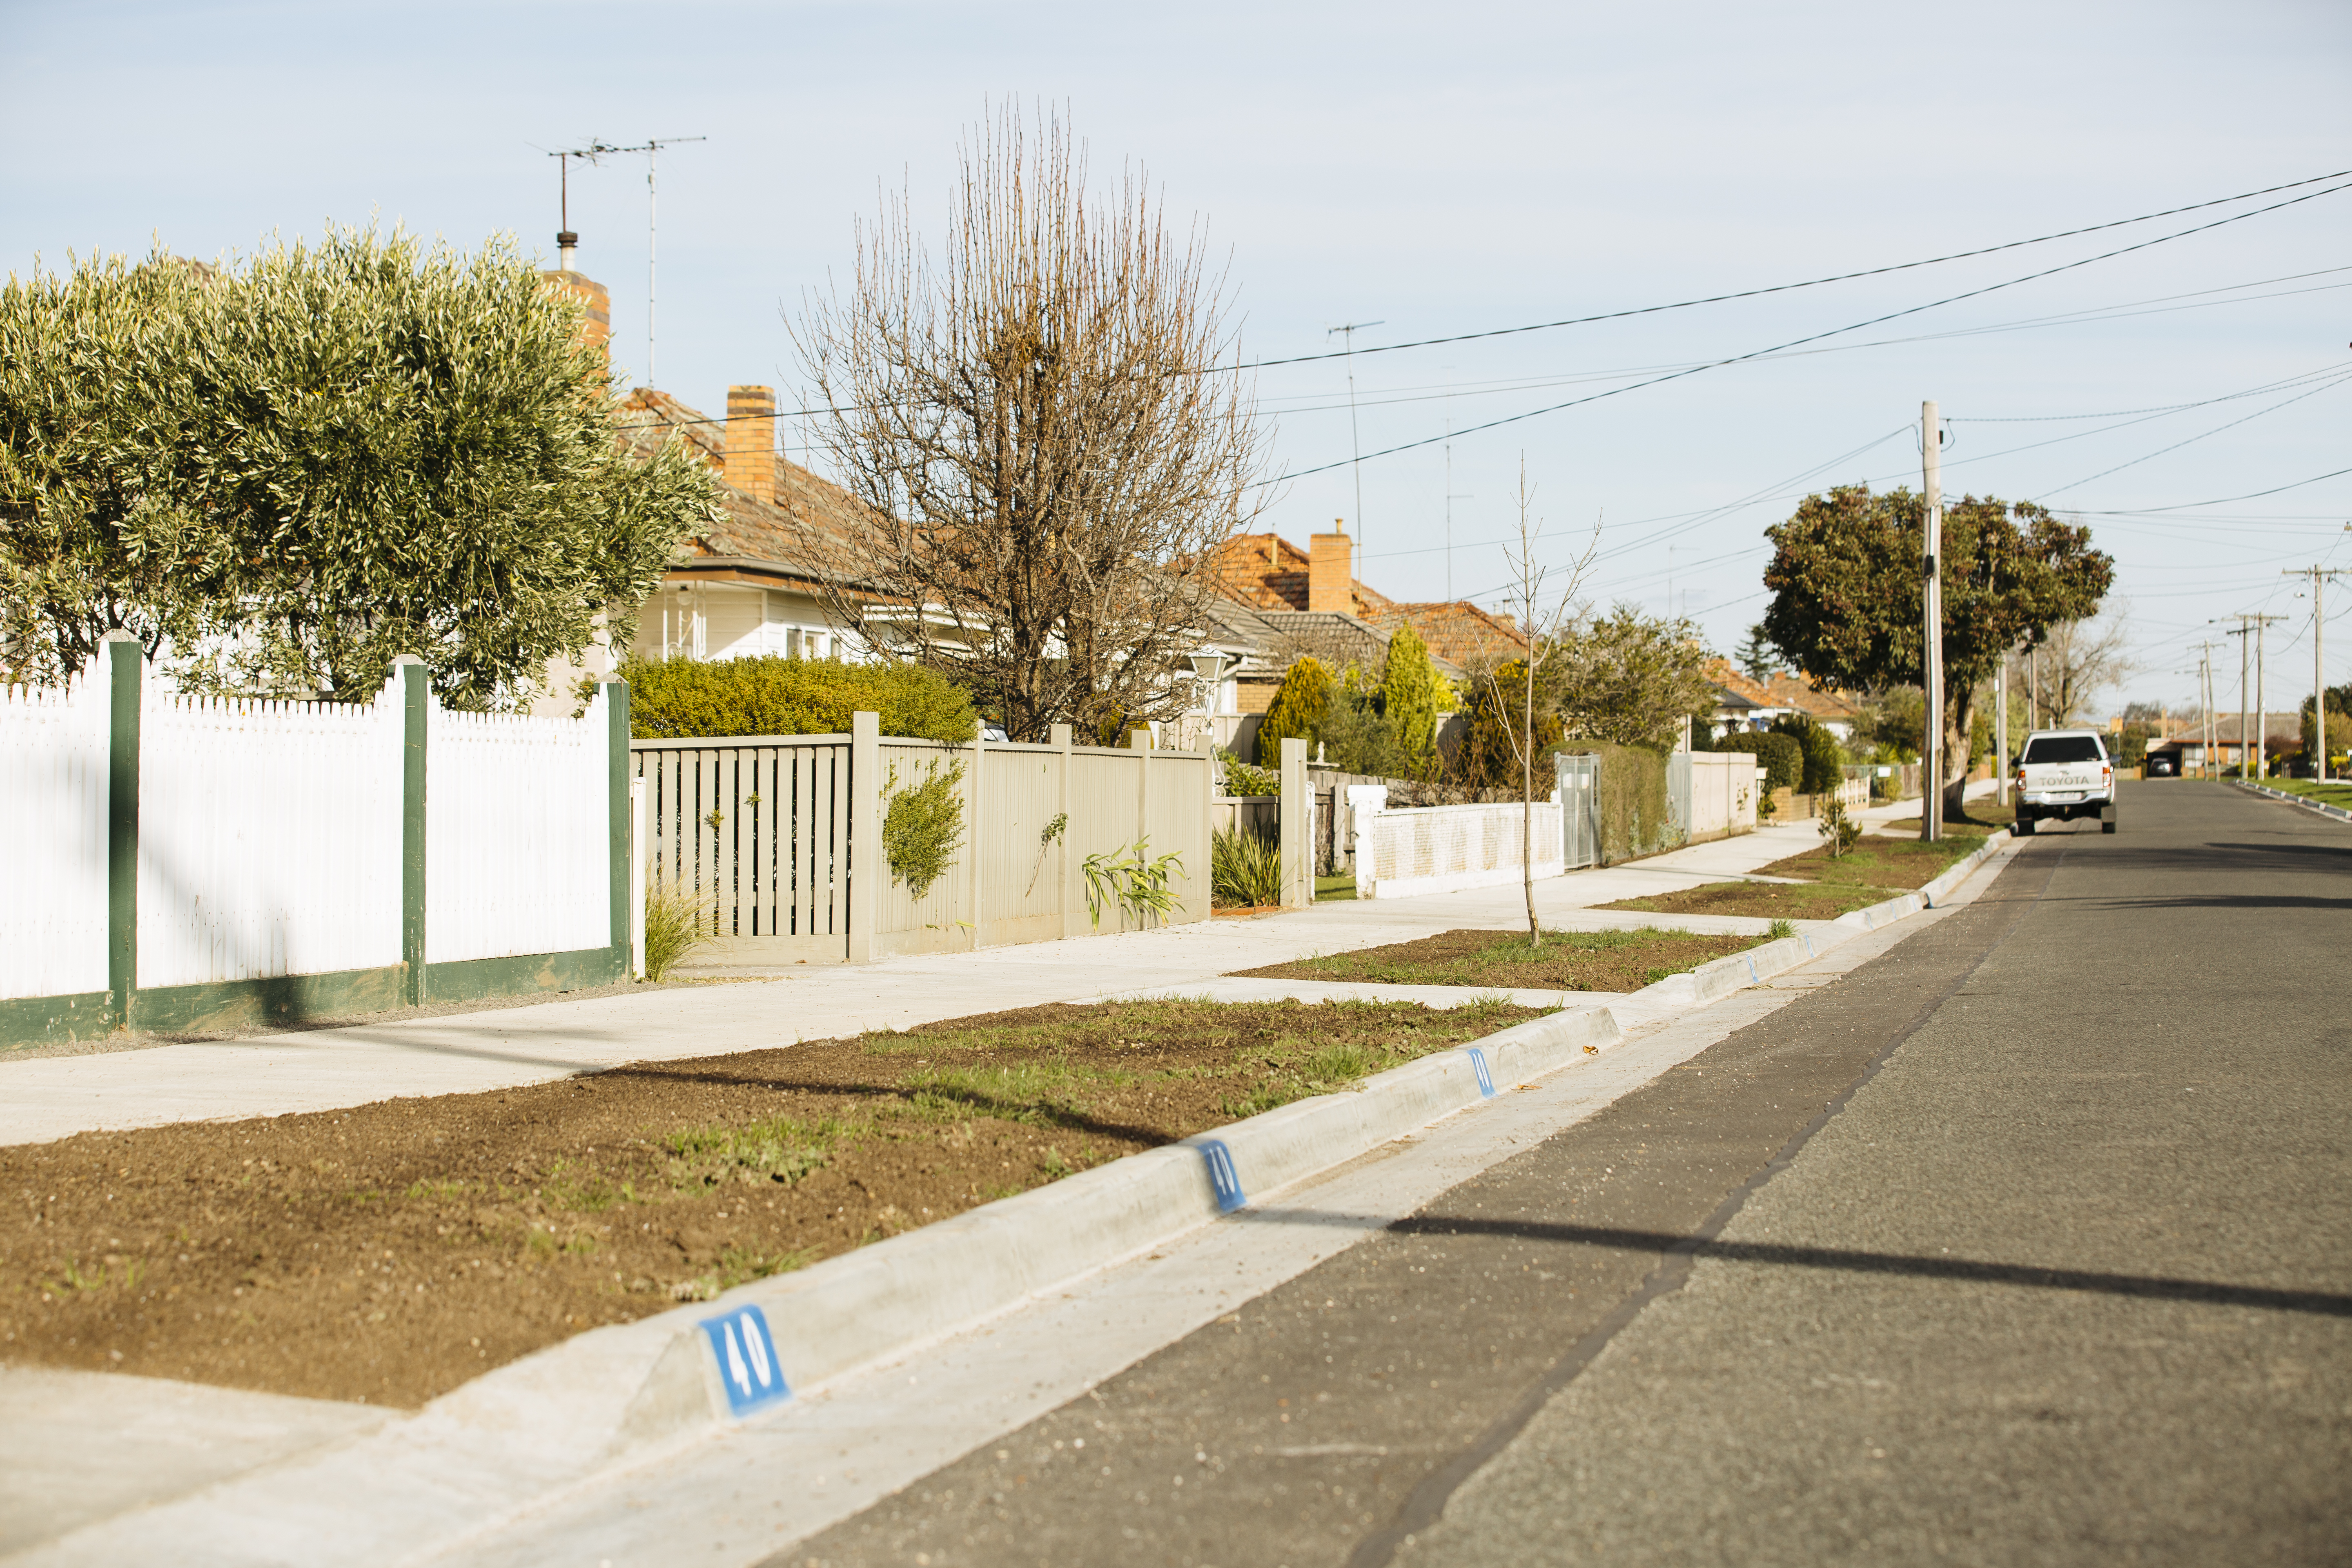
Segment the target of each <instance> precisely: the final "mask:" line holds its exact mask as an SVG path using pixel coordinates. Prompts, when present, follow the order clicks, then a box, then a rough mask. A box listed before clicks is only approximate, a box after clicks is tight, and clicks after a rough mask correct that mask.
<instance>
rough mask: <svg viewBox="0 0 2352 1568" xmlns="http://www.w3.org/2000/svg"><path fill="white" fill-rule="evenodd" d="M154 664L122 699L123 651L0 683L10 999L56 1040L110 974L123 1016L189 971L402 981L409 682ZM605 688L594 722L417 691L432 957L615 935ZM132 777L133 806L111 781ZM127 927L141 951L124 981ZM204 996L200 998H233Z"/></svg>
mask: <svg viewBox="0 0 2352 1568" xmlns="http://www.w3.org/2000/svg"><path fill="white" fill-rule="evenodd" d="M108 646H109V657H110V658H136V657H137V649H136V645H133V644H128V643H112V644H110V645H108ZM121 650H127V651H121ZM126 673H128V672H126ZM136 673H138V674H139V675H140V679H139V680H138V682H137V686H136V707H135V710H133V709H131V708H129V707H126V708H124V709H123V710H122V711H121V713H119V714H118V712H117V711H116V707H115V704H116V701H117V698H118V688H117V685H116V683H115V679H114V676H115V671H114V668H113V666H112V665H110V664H107V663H101V664H100V665H99V666H98V667H96V668H93V669H92V670H91V671H90V672H89V673H88V674H87V675H85V676H84V677H82V678H81V679H78V680H76V681H75V682H73V683H72V684H71V685H70V686H68V687H67V688H65V689H59V690H46V689H27V688H21V687H6V688H0V879H5V886H6V887H7V889H9V893H10V896H9V897H8V898H7V899H6V900H5V901H0V1002H9V1003H16V1004H20V1005H18V1006H17V1007H16V1008H15V1009H14V1010H12V1011H10V1012H8V1013H7V1014H6V1015H5V1016H0V1026H5V1027H9V1028H12V1029H15V1030H16V1031H18V1032H19V1033H20V1034H22V1033H24V1031H26V1029H28V1028H29V1029H31V1030H33V1033H32V1034H31V1035H27V1036H26V1037H38V1035H39V1033H40V1031H41V1030H42V1029H44V1028H47V1029H48V1030H50V1031H51V1032H52V1033H54V1032H55V1029H56V1027H58V1026H57V1025H56V1024H55V1023H54V1022H47V1023H45V1022H43V1020H45V1019H52V1020H53V1019H54V1018H55V1017H61V1016H64V1015H65V1014H67V1013H70V1014H71V1015H72V1017H71V1020H70V1023H69V1025H68V1026H67V1027H68V1032H69V1033H71V1034H74V1035H79V1034H81V1033H83V1032H85V1031H86V1030H87V1029H88V1027H89V1019H90V1018H91V1017H92V1016H96V1015H94V1014H93V1011H92V1008H91V1006H90V1005H89V1003H90V1002H91V999H92V994H102V996H103V997H104V999H105V1000H104V1005H103V1008H102V1009H100V1013H102V1014H103V1016H110V1017H112V1018H113V1019H114V1021H115V1023H116V1024H118V1025H119V1024H120V1023H121V1021H122V1019H123V1018H124V1016H127V1013H128V1012H129V1011H131V1010H135V998H136V996H137V994H140V993H147V992H155V993H163V992H169V991H171V990H172V989H173V988H184V987H199V988H201V987H207V986H217V985H219V984H223V983H252V982H268V981H273V980H278V979H281V978H287V977H299V976H344V977H350V978H351V979H352V984H358V985H361V986H362V988H363V989H366V993H367V994H368V995H369V996H371V997H376V998H380V997H382V996H383V995H384V994H386V992H387V990H389V991H391V992H394V993H396V992H397V991H398V990H399V988H400V986H401V984H403V983H402V981H401V979H400V977H401V976H402V975H403V974H405V973H409V972H408V971H407V970H406V969H405V968H404V964H405V962H406V960H407V959H408V958H409V957H410V956H411V954H409V953H408V952H406V951H405V950H404V943H405V942H408V941H409V940H410V938H409V935H408V933H407V931H405V930H404V928H405V927H406V926H407V921H408V914H407V911H406V909H405V902H404V900H407V899H408V898H409V897H411V896H412V889H411V887H410V883H409V880H408V878H407V876H406V875H405V874H404V873H405V871H406V870H407V869H409V868H408V867H407V865H406V864H405V861H406V857H407V855H408V853H409V848H408V844H407V840H406V837H405V835H406V833H407V831H408V826H409V824H410V821H411V819H412V812H411V805H412V803H411V802H410V801H409V800H408V798H407V795H406V777H405V774H406V770H407V767H408V763H409V756H408V753H407V751H406V746H407V743H408V740H409V731H408V722H409V719H410V717H411V715H410V712H409V708H408V702H409V699H408V698H407V697H406V696H405V688H404V685H403V684H402V683H401V680H400V679H395V680H394V683H393V684H392V685H390V686H388V687H387V688H386V689H385V690H384V691H383V693H381V694H380V695H379V696H378V697H377V698H376V699H375V700H373V701H372V702H367V703H323V702H303V703H294V702H270V701H261V700H243V699H216V698H200V697H188V696H182V695H179V694H177V693H174V692H173V691H172V690H171V689H169V688H168V686H166V685H165V684H164V683H163V681H161V680H158V679H155V678H154V676H153V674H152V672H151V671H147V670H145V669H144V667H143V665H142V667H140V668H139V670H138V671H136ZM120 690H121V697H122V698H123V699H125V700H128V699H129V697H130V696H131V688H129V687H128V686H125V687H123V688H121V689H120ZM605 690H606V689H605V688H601V687H600V688H599V689H598V693H597V696H596V698H595V700H593V702H592V703H591V704H590V706H589V707H588V710H587V711H586V712H585V713H584V714H583V716H582V717H581V718H578V719H540V718H530V717H523V716H507V715H486V714H473V713H455V712H446V711H444V710H442V709H441V708H440V706H439V704H438V703H437V702H436V701H434V700H432V699H431V697H430V696H429V694H426V693H424V692H423V691H422V690H421V689H420V691H419V693H418V696H419V697H421V698H422V701H423V706H422V710H421V713H420V714H419V715H417V716H418V717H420V718H421V720H422V728H423V731H424V740H425V803H424V810H423V814H422V818H423V823H424V856H423V883H422V886H423V892H424V898H423V901H422V906H421V910H419V911H417V912H418V913H420V914H421V917H422V926H423V931H424V936H425V942H424V947H423V952H422V954H421V957H422V959H423V960H424V962H425V963H426V964H428V965H431V964H446V963H465V962H467V961H471V960H483V959H510V958H521V957H530V956H532V955H541V954H544V955H551V956H553V955H572V959H573V960H574V961H575V962H574V967H575V968H576V967H578V964H579V963H580V962H587V963H589V965H590V967H594V961H595V960H598V959H601V958H602V956H603V955H606V954H613V953H614V940H613V938H614V931H613V921H612V918H611V917H612V909H611V901H612V896H613V879H614V870H615V862H614V851H613V846H612V822H611V812H612V805H613V803H612V795H613V789H614V781H613V775H612V768H613V761H614V753H613V749H612V748H613V739H612V731H613V724H614V720H613V717H612V714H611V710H610V708H609V706H608V699H607V698H606V696H605V694H604V693H605ZM134 713H135V719H136V726H135V740H134V739H133V731H132V728H131V725H130V723H129V721H130V719H131V717H132V716H133V715H134ZM118 748H120V749H121V753H122V754H121V755H120V756H118V755H116V751H117V749H118ZM117 777H119V778H121V780H122V781H124V782H125V784H126V785H128V786H130V787H132V788H134V789H135V795H132V796H130V797H127V799H129V800H135V807H134V808H133V809H132V810H130V811H125V810H120V809H118V807H120V806H121V805H124V804H125V802H110V787H111V785H110V780H111V779H113V778H117ZM126 848H130V849H135V861H132V862H131V863H130V864H131V867H132V869H131V874H130V897H129V898H127V899H122V898H119V897H118V896H116V895H117V893H118V892H119V889H115V888H114V887H113V885H112V884H113V879H114V875H115V869H116V861H115V856H116V854H117V852H118V851H119V850H122V849H126ZM112 942H119V943H120V944H121V947H120V951H122V952H135V958H136V963H135V969H134V970H133V971H132V972H131V973H130V974H129V975H128V976H127V978H128V979H129V981H130V994H128V995H125V996H115V995H113V993H112V985H113V978H112V976H113V973H114V971H113V968H112V965H113V963H115V962H117V961H116V960H115V959H113V958H112V957H110V943H112ZM583 953H587V954H589V955H590V956H589V959H587V960H581V959H580V955H582V954H583ZM624 963H625V956H623V955H614V957H613V958H612V961H611V967H612V969H613V970H614V973H615V974H616V975H617V973H619V971H620V969H621V968H622V966H623V965H624ZM370 976H373V977H374V978H369V977H370ZM385 977H389V978H388V979H387V978H385ZM419 983H420V984H421V982H419ZM467 984H469V985H471V986H473V991H472V994H489V991H490V990H495V989H498V988H499V987H500V986H501V985H502V984H503V983H501V982H494V981H484V980H481V979H479V978H478V977H476V978H474V979H469V980H468V981H467ZM371 987H372V989H367V988H371ZM485 987H488V989H485ZM232 990H234V985H233V984H232ZM237 994H250V993H237ZM49 1002H57V1003H58V1004H59V1005H58V1007H56V1008H49V1007H47V1003H49ZM68 1003H71V1004H73V1005H71V1006H67V1005H66V1004H68ZM234 1003H235V996H234V995H231V996H230V997H229V1000H228V1001H227V1002H225V1003H224V1002H221V1001H220V999H219V998H218V997H217V996H215V995H214V994H212V993H205V999H204V1000H202V1001H201V1002H200V1003H189V1004H187V1005H202V1006H205V1007H211V1006H214V1005H234ZM157 1005H158V1006H162V1007H165V1008H166V1009H167V1010H168V1007H169V1006H172V1005H181V1004H180V1003H175V1002H170V1001H168V999H167V1000H163V1001H159V1002H158V1003H157ZM374 1005H383V1003H382V1002H381V1001H380V1000H379V1001H377V1002H375V1004H374ZM158 1016H162V1015H160V1014H159V1015H158ZM27 1019H31V1020H33V1022H32V1023H30V1024H28V1023H27V1022H26V1020H27ZM132 1022H133V1024H134V1025H135V1024H136V1018H135V1017H133V1019H132Z"/></svg>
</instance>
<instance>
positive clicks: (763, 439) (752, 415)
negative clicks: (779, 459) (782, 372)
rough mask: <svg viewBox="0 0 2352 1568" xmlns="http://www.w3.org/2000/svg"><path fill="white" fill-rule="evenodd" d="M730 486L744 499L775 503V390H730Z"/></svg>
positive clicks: (744, 387)
mask: <svg viewBox="0 0 2352 1568" xmlns="http://www.w3.org/2000/svg"><path fill="white" fill-rule="evenodd" d="M727 482H728V483H729V484H730V485H733V486H734V487H735V488H736V489H739V490H741V491H742V492H743V493H744V494H745V495H748V496H756V497H758V498H759V499H760V500H763V501H767V502H769V503H771V504H773V502H774V501H775V499H776V389H775V388H774V387H772V386H730V387H729V388H728V389H727Z"/></svg>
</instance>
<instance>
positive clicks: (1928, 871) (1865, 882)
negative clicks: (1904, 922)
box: [1757, 827, 1990, 902]
mask: <svg viewBox="0 0 2352 1568" xmlns="http://www.w3.org/2000/svg"><path fill="white" fill-rule="evenodd" d="M1989 833H1990V829H1988V828H1981V827H1979V828H1977V829H1974V830H1973V831H1969V830H1965V829H1955V830H1954V831H1953V832H1952V833H1951V834H1950V835H1949V836H1948V837H1944V838H1941V839H1938V840H1937V842H1935V843H1933V844H1922V843H1921V842H1919V840H1917V839H1916V838H1871V837H1864V838H1860V839H1857V840H1855V841H1854V846H1853V848H1852V849H1849V850H1847V851H1846V852H1845V853H1844V854H1843V855H1842V856H1840V857H1839V858H1836V859H1834V860H1832V859H1831V858H1830V852H1829V848H1828V847H1827V846H1826V845H1824V846H1823V847H1821V848H1819V849H1808V850H1806V851H1805V852H1804V853H1802V854H1801V855H1791V856H1789V857H1788V858H1786V859H1781V860H1775V861H1773V862H1772V863H1771V864H1770V865H1769V866H1760V867H1759V868H1757V869H1758V870H1759V872H1760V873H1761V874H1762V875H1764V876H1767V877H1796V878H1800V879H1803V880H1805V881H1808V882H1819V883H1821V884H1822V885H1823V886H1825V887H1828V886H1836V887H1848V888H1876V889H1885V890H1886V891H1885V893H1884V894H1882V896H1883V897H1890V898H1891V897H1893V896H1894V894H1895V893H1898V892H1909V891H1911V890H1912V889H1917V888H1924V887H1926V886H1927V884H1928V883H1930V882H1932V881H1934V880H1935V879H1937V878H1938V877H1940V876H1942V875H1943V874H1944V873H1945V872H1947V871H1948V870H1950V869H1951V868H1952V863H1953V862H1954V861H1955V860H1958V859H1960V858H1963V857H1964V856H1969V855H1973V854H1975V853H1976V852H1977V851H1978V850H1979V849H1980V848H1982V847H1984V841H1985V838H1986V837H1987V836H1988V835H1989ZM1871 901H1873V902H1875V901H1876V900H1871Z"/></svg>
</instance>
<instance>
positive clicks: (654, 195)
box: [607, 136, 710, 386]
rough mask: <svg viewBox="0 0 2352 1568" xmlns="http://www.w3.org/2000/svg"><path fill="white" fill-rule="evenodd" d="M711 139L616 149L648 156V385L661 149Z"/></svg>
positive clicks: (662, 139) (649, 141)
mask: <svg viewBox="0 0 2352 1568" xmlns="http://www.w3.org/2000/svg"><path fill="white" fill-rule="evenodd" d="M709 140H710V138H709V137H708V136H649V137H647V138H646V140H645V141H643V142H638V143H637V144H636V145H635V146H634V147H614V148H609V149H607V151H609V152H614V153H644V154H645V155H646V385H647V386H656V385H659V383H658V382H656V380H655V379H654V292H655V291H654V281H655V271H654V268H655V264H656V257H657V252H658V248H659V246H660V241H661V229H660V226H659V224H658V223H657V221H656V219H657V216H658V214H657V212H656V202H657V201H658V200H659V199H660V195H661V150H662V149H663V148H665V147H675V146H677V145H678V144H680V143H681V142H708V141H709Z"/></svg>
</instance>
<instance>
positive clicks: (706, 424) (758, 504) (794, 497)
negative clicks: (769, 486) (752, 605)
mask: <svg viewBox="0 0 2352 1568" xmlns="http://www.w3.org/2000/svg"><path fill="white" fill-rule="evenodd" d="M646 416H649V417H646ZM621 424H622V427H623V430H624V432H625V434H624V437H623V438H624V439H625V440H626V441H627V442H628V443H629V444H630V445H631V446H632V447H635V449H636V450H638V451H639V452H641V453H644V454H646V455H647V456H650V455H651V454H652V453H653V451H654V450H655V448H656V447H658V446H659V445H660V444H661V442H662V441H663V440H665V439H666V438H668V437H672V436H676V437H679V438H682V439H684V440H686V441H688V442H689V443H691V444H692V445H693V447H695V448H696V452H697V455H698V456H699V457H700V458H702V460H703V461H705V462H707V463H709V465H710V466H711V467H712V468H716V469H718V470H719V492H720V496H721V499H722V500H724V501H725V503H726V507H727V517H726V520H725V521H722V522H720V523H719V524H718V525H717V526H715V527H713V528H711V529H709V530H708V531H705V532H703V533H701V534H698V535H696V536H695V537H694V538H693V539H691V540H689V541H688V543H687V545H686V547H685V549H684V550H683V551H682V552H680V560H679V563H680V564H685V563H689V562H691V561H693V560H694V559H695V558H697V557H710V556H732V557H739V558H741V559H745V560H750V561H757V562H760V563H763V564H767V565H770V566H772V567H773V568H775V570H776V571H777V572H778V573H780V574H782V575H785V576H790V577H794V578H798V579H800V580H803V581H812V580H813V575H812V574H810V573H809V572H808V571H806V570H805V569H804V568H802V567H800V566H798V565H797V564H796V562H797V560H798V553H797V551H796V549H795V545H794V538H793V520H794V519H796V518H797V519H801V520H804V521H811V522H814V524H815V525H816V526H817V527H818V528H820V529H822V530H824V531H827V532H829V533H832V534H834V535H835V537H836V538H838V537H844V536H846V535H847V534H848V533H849V532H850V531H851V530H850V522H851V520H853V519H854V518H856V515H857V510H858V503H857V500H856V498H855V497H853V496H852V495H851V494H850V493H849V492H848V491H847V490H845V489H842V488H841V487H840V486H839V485H836V484H835V483H833V482H832V481H831V480H829V479H820V478H818V477H817V476H816V475H814V474H813V473H811V472H809V471H808V470H807V469H806V468H802V467H801V466H800V465H799V464H797V463H794V462H793V461H791V460H790V459H788V458H785V457H784V456H783V455H782V453H778V454H777V456H776V492H777V494H776V500H763V499H761V498H760V497H758V496H754V495H751V494H750V493H748V492H746V491H743V490H740V489H736V488H735V487H734V486H733V485H731V484H729V483H728V482H727V479H726V467H727V436H726V432H727V426H726V424H725V422H724V421H722V420H717V419H711V418H708V417H706V416H704V415H703V414H702V413H701V412H700V411H698V410H697V409H696V408H694V407H693V406H691V405H688V404H685V403H681V402H679V401H678V400H677V398H675V397H672V396H671V395H669V394H668V393H667V392H656V391H655V390H653V389H652V388H650V387H639V388H638V389H637V390H636V391H635V392H633V393H631V394H630V395H629V397H628V400H627V401H626V402H625V403H624V404H623V405H622V414H621Z"/></svg>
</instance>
